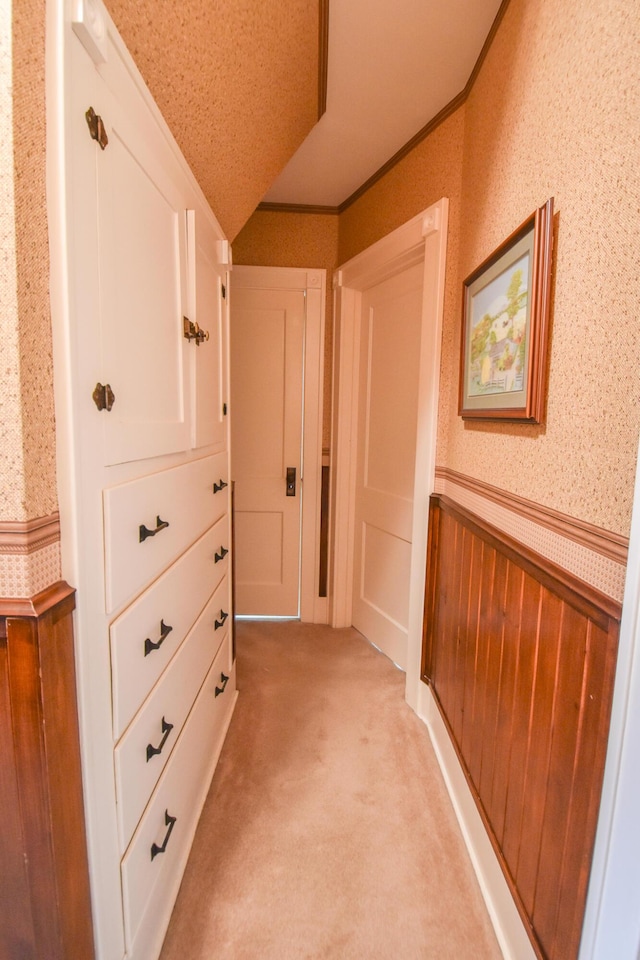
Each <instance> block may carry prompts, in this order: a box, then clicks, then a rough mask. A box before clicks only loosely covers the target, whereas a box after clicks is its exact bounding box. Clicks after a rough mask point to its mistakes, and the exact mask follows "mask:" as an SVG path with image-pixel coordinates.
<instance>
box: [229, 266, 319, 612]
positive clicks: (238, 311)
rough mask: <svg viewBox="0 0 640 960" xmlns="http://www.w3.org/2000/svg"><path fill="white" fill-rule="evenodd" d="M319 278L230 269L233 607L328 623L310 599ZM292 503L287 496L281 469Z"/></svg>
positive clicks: (314, 582)
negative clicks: (290, 474)
mask: <svg viewBox="0 0 640 960" xmlns="http://www.w3.org/2000/svg"><path fill="white" fill-rule="evenodd" d="M324 299H325V271H323V270H304V269H294V268H282V267H250V266H238V267H235V268H234V273H233V285H232V292H231V302H230V315H231V383H232V396H231V444H232V449H231V457H232V477H233V479H234V481H235V511H234V512H235V543H236V609H237V612H238V614H239V615H246V616H293V617H296V616H300V618H301V619H302V620H303V621H307V622H320V623H322V622H325V621H326V601H325V600H324V599H323V598H320V597H318V583H319V538H320V491H321V470H322V449H321V446H322V358H323V343H324ZM287 467H294V468H296V496H295V497H286V496H285V493H286V468H287Z"/></svg>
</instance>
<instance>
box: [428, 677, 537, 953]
mask: <svg viewBox="0 0 640 960" xmlns="http://www.w3.org/2000/svg"><path fill="white" fill-rule="evenodd" d="M417 712H418V716H419V717H420V719H421V720H422V721H423V722H424V723H425V724H426V726H427V729H428V731H429V736H430V737H431V742H432V744H433V748H434V750H435V753H436V757H437V759H438V763H439V764H440V769H441V771H442V775H443V777H444V781H445V784H446V786H447V790H448V791H449V796H450V797H451V802H452V804H453V809H454V810H455V814H456V817H457V818H458V823H459V824H460V829H461V831H462V836H463V838H464V841H465V844H466V846H467V850H468V852H469V856H470V858H471V862H472V864H473V868H474V870H475V872H476V876H477V878H478V883H479V884H480V890H481V892H482V896H483V897H484V901H485V903H486V906H487V910H488V912H489V916H490V918H491V922H492V924H493V928H494V930H495V933H496V937H497V939H498V943H499V945H500V949H501V950H502V954H503V956H504V958H505V960H536V953H535V951H534V949H533V947H532V945H531V941H530V939H529V936H528V934H527V931H526V929H525V927H524V924H523V923H522V920H521V918H520V914H519V913H518V910H517V907H516V905H515V903H514V901H513V897H512V896H511V892H510V890H509V887H508V885H507V882H506V880H505V878H504V874H503V872H502V868H501V867H500V864H499V862H498V859H497V857H496V855H495V853H494V850H493V846H492V845H491V841H490V840H489V837H488V835H487V831H486V829H485V827H484V824H483V822H482V819H481V817H480V814H479V813H478V808H477V806H476V802H475V800H474V798H473V795H472V793H471V791H470V790H469V786H468V784H467V781H466V778H465V775H464V773H463V771H462V767H461V766H460V761H459V760H458V757H457V754H456V752H455V750H454V748H453V744H452V743H451V738H450V737H449V733H448V731H447V728H446V727H445V725H444V722H443V720H442V717H441V716H440V711H439V710H438V708H437V706H436V704H435V701H434V699H433V695H432V693H431V689H430V688H429V687H428V686H427V685H426V684H425V683H421V684H420V691H419V694H418V711H417Z"/></svg>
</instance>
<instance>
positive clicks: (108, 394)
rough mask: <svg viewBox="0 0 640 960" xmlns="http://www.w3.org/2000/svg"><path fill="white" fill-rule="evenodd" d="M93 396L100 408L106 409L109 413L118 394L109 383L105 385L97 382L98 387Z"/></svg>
mask: <svg viewBox="0 0 640 960" xmlns="http://www.w3.org/2000/svg"><path fill="white" fill-rule="evenodd" d="M91 396H92V397H93V402H94V403H95V405H96V407H97V408H98V410H106V411H107V413H109V412H110V410H111V408H112V406H113V405H114V403H115V401H116V395H115V393H114V392H113V390H112V389H111V387H110V385H109V384H108V383H105V384H104V386H103V385H102V384H101V383H96V388H95V390H94V391H93V393H92V394H91Z"/></svg>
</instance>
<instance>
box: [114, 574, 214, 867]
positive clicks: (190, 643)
mask: <svg viewBox="0 0 640 960" xmlns="http://www.w3.org/2000/svg"><path fill="white" fill-rule="evenodd" d="M228 603H229V584H228V581H227V578H226V577H225V578H224V580H223V581H222V583H221V584H220V585H219V587H218V589H217V590H216V592H215V593H214V595H213V597H212V598H211V599H210V600H209V602H208V604H207V605H206V607H205V608H204V610H203V611H202V613H201V615H200V616H199V617H198V620H197V621H196V623H195V624H194V626H193V629H192V630H191V631H190V632H189V634H188V635H187V637H186V638H185V640H184V642H183V643H182V645H181V646H180V648H179V650H178V651H177V653H176V655H175V657H174V658H173V660H172V661H171V664H170V666H169V667H168V669H167V670H165V672H164V673H163V675H162V677H161V678H160V680H159V682H158V684H157V685H156V687H155V688H154V689H153V691H152V692H151V694H150V695H149V697H148V699H147V700H146V701H145V703H144V705H143V706H142V708H141V710H140V712H139V713H138V715H137V716H136V718H135V720H134V721H133V723H132V724H131V726H130V727H129V729H128V730H127V732H126V733H125V735H124V736H123V738H122V740H121V741H120V743H119V744H118V746H117V747H116V749H115V754H114V760H115V771H116V786H117V790H118V820H119V827H120V849H121V851H124V850H125V849H126V847H127V844H128V843H129V840H130V839H131V835H132V833H133V831H134V830H135V828H136V825H137V823H138V821H139V819H140V816H141V814H142V812H143V810H144V808H145V807H146V805H147V801H148V800H149V797H150V796H151V793H152V792H153V789H154V787H155V785H156V783H157V781H158V778H159V777H160V774H161V773H162V771H163V769H164V767H165V766H166V764H167V761H168V759H169V757H170V755H171V752H172V750H173V748H174V746H175V744H176V741H177V740H178V737H179V736H180V731H181V730H182V727H183V725H184V722H185V720H186V718H187V715H188V713H189V710H190V709H191V707H192V705H193V702H194V700H195V698H196V694H197V693H198V690H199V689H200V686H201V684H202V681H203V679H204V678H205V676H206V675H207V672H208V670H209V667H210V666H211V664H212V662H213V659H214V656H215V654H216V653H217V651H218V649H219V648H220V644H221V643H222V641H223V639H224V637H225V636H226V634H227V633H228V631H229V617H228V614H229V605H228Z"/></svg>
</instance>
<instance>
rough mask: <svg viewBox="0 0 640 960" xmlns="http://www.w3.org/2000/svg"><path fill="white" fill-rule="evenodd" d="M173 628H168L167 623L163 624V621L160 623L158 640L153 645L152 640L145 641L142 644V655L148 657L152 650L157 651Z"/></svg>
mask: <svg viewBox="0 0 640 960" xmlns="http://www.w3.org/2000/svg"><path fill="white" fill-rule="evenodd" d="M172 630H173V627H170V626H169V624H168V623H165V622H164V620H161V621H160V639H159V640H158V641H157V642H155V643H154V641H153V640H149V638H148V637H147V639H146V640H145V642H144V655H145V657H148V656H149V654H150V653H151V651H152V650H159V649H160V647H161V646H162V644H163V643H164V642H165V640H166V639H167V637H168V636H169V634H170V633H171V631H172Z"/></svg>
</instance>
